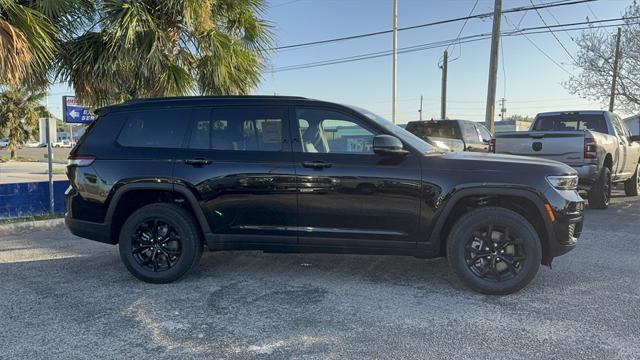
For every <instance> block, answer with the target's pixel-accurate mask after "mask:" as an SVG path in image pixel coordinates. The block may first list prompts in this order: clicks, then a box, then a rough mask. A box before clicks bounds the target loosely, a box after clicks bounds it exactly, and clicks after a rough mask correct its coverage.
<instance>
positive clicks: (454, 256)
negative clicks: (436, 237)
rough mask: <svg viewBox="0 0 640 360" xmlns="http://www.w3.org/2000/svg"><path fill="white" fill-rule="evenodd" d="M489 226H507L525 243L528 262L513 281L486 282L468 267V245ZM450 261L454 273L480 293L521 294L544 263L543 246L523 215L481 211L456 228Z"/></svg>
mask: <svg viewBox="0 0 640 360" xmlns="http://www.w3.org/2000/svg"><path fill="white" fill-rule="evenodd" d="M490 224H493V225H497V226H508V227H510V231H511V234H513V235H516V236H517V237H519V238H520V239H521V240H522V244H521V246H522V248H523V251H524V253H525V256H526V260H525V261H524V262H523V263H522V267H523V268H522V269H521V271H520V272H519V273H518V274H517V275H516V276H515V277H513V278H511V279H507V280H503V281H499V282H498V281H493V280H485V279H482V278H480V277H478V276H477V275H475V274H474V273H473V272H472V271H471V269H469V267H468V266H467V262H466V259H465V254H464V248H465V245H466V244H467V242H468V241H469V240H470V239H471V237H472V233H473V232H474V231H477V230H478V229H479V228H480V227H483V226H487V225H490ZM447 257H448V261H449V264H450V265H451V267H452V268H453V270H454V272H455V273H456V274H457V275H458V276H459V277H460V279H461V280H462V281H463V282H464V283H465V284H466V285H467V286H469V287H470V288H472V289H473V290H476V291H478V292H481V293H485V294H496V295H502V294H509V293H512V292H515V291H518V290H520V289H522V288H523V287H524V286H526V285H527V284H528V283H529V282H531V280H533V278H534V277H535V275H536V274H537V272H538V269H539V268H540V263H541V261H542V246H541V243H540V239H539V237H538V234H537V233H536V231H535V229H534V228H533V226H532V225H531V224H530V223H529V222H528V221H527V220H526V219H525V218H524V217H522V216H521V215H519V214H517V213H516V212H514V211H511V210H508V209H504V208H494V207H491V208H481V209H476V210H473V211H471V212H470V213H468V214H466V215H465V216H463V217H462V218H461V219H460V220H459V221H458V222H457V223H456V224H455V225H454V227H453V229H452V230H451V232H450V234H449V238H448V240H447Z"/></svg>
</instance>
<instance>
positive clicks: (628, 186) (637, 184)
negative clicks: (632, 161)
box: [624, 164, 640, 196]
mask: <svg viewBox="0 0 640 360" xmlns="http://www.w3.org/2000/svg"><path fill="white" fill-rule="evenodd" d="M639 173H640V164H638V166H636V172H635V173H634V174H633V176H632V177H631V178H629V179H628V180H627V181H625V182H624V193H625V194H626V195H627V196H638V193H640V174H639Z"/></svg>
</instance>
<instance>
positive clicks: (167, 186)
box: [105, 182, 211, 235]
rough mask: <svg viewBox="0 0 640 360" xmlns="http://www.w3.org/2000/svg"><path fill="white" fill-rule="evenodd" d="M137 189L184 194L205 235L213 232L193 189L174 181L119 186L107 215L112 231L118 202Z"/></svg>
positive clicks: (108, 226) (107, 222)
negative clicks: (173, 182) (112, 221)
mask: <svg viewBox="0 0 640 360" xmlns="http://www.w3.org/2000/svg"><path fill="white" fill-rule="evenodd" d="M135 190H161V191H168V192H172V193H177V194H180V195H182V196H184V198H185V199H187V201H188V202H189V205H190V206H191V208H192V209H193V213H194V214H195V216H196V221H197V222H198V224H199V225H200V228H201V229H202V232H203V233H204V234H205V235H206V234H208V233H210V232H211V228H210V227H209V223H208V222H207V218H206V217H205V215H204V212H203V211H202V208H201V207H200V203H199V202H198V199H196V197H195V195H194V194H193V192H191V190H189V189H188V188H187V187H186V186H184V185H179V184H172V183H166V182H165V183H157V182H156V183H152V182H138V183H132V184H125V185H123V186H121V187H119V188H118V189H117V190H116V191H115V193H114V194H113V196H112V197H111V200H110V201H109V207H108V209H107V215H106V217H105V219H106V225H107V228H108V229H109V231H111V220H112V219H113V214H114V213H115V211H116V208H117V206H118V203H119V202H120V199H121V198H122V196H124V195H125V194H126V193H128V192H130V191H135Z"/></svg>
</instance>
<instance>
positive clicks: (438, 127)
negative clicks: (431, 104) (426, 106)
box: [407, 121, 462, 140]
mask: <svg viewBox="0 0 640 360" xmlns="http://www.w3.org/2000/svg"><path fill="white" fill-rule="evenodd" d="M407 131H409V132H411V133H412V134H415V135H416V136H418V137H420V138H421V139H425V140H427V138H428V137H429V136H432V137H439V138H445V139H461V138H462V136H460V130H458V125H457V124H456V123H454V122H452V121H428V122H427V121H424V122H410V123H409V124H408V125H407Z"/></svg>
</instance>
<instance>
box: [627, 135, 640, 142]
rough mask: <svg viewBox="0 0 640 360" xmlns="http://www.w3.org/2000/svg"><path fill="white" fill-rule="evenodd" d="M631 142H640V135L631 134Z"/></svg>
mask: <svg viewBox="0 0 640 360" xmlns="http://www.w3.org/2000/svg"><path fill="white" fill-rule="evenodd" d="M629 141H630V142H640V135H631V136H629Z"/></svg>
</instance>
